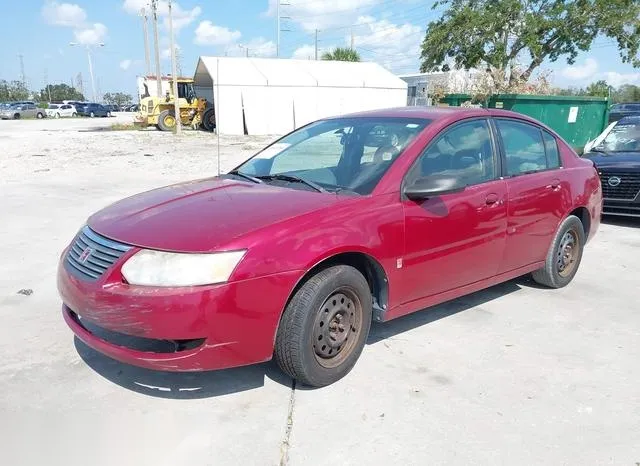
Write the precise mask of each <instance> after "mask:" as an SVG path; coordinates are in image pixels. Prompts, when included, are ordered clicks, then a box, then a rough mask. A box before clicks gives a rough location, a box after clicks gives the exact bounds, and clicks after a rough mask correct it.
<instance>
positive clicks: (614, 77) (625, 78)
mask: <svg viewBox="0 0 640 466" xmlns="http://www.w3.org/2000/svg"><path fill="white" fill-rule="evenodd" d="M603 76H604V79H605V80H606V81H607V83H609V84H610V85H611V86H613V87H619V86H622V85H623V84H635V85H638V84H640V73H618V72H616V71H608V72H606V73H603Z"/></svg>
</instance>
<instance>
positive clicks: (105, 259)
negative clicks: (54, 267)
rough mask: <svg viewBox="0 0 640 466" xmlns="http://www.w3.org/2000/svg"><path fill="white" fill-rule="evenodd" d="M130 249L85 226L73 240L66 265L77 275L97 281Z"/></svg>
mask: <svg viewBox="0 0 640 466" xmlns="http://www.w3.org/2000/svg"><path fill="white" fill-rule="evenodd" d="M130 249H131V246H127V245H125V244H121V243H117V242H115V241H112V240H110V239H107V238H105V237H103V236H100V235H99V234H97V233H96V232H95V231H93V230H91V229H90V228H89V227H87V226H85V227H84V228H83V229H82V230H80V233H78V235H77V236H76V237H75V239H74V240H73V244H72V245H71V248H70V249H69V252H68V253H67V257H66V260H65V265H66V268H67V270H68V271H69V272H71V273H72V274H74V275H75V276H77V277H79V278H82V279H83V280H87V281H95V280H97V279H98V278H100V277H101V276H102V275H103V274H104V273H105V272H106V270H107V269H108V268H109V267H111V266H112V265H113V264H115V263H116V261H117V260H118V259H120V257H121V256H122V255H123V254H124V253H125V252H127V251H129V250H130Z"/></svg>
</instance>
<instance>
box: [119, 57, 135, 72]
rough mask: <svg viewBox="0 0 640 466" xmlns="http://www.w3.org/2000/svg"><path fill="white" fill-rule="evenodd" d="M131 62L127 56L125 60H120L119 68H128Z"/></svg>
mask: <svg viewBox="0 0 640 466" xmlns="http://www.w3.org/2000/svg"><path fill="white" fill-rule="evenodd" d="M131 63H133V62H132V61H131V60H129V59H128V58H127V59H126V60H122V61H121V62H120V68H122V69H123V70H125V71H126V70H128V69H129V68H130V67H131Z"/></svg>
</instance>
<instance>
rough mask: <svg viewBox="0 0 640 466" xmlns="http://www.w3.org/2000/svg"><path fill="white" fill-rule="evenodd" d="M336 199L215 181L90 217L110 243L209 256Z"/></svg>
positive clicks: (157, 193)
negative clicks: (257, 231)
mask: <svg viewBox="0 0 640 466" xmlns="http://www.w3.org/2000/svg"><path fill="white" fill-rule="evenodd" d="M341 199H344V198H342V197H339V196H337V195H335V194H330V193H316V192H311V191H303V190H294V189H288V188H280V187H275V186H269V185H266V184H252V183H248V182H244V181H236V180H234V179H229V178H224V177H215V178H208V179H204V180H197V181H193V182H187V183H181V184H176V185H171V186H167V187H163V188H160V189H155V190H153V191H148V192H145V193H141V194H137V195H135V196H132V197H129V198H126V199H123V200H121V201H119V202H116V203H115V204H112V205H110V206H108V207H107V208H105V209H103V210H101V211H99V212H97V213H96V214H94V215H92V216H91V217H90V218H89V220H88V225H89V227H91V228H92V229H93V230H95V231H96V232H98V233H100V234H101V235H104V236H106V237H107V238H111V239H113V240H116V241H119V242H122V243H126V244H130V245H134V246H139V247H142V248H149V249H159V250H164V251H176V252H210V251H214V250H216V249H219V248H223V247H224V245H225V244H227V243H229V242H230V241H232V240H234V239H237V238H239V237H241V236H242V235H244V234H247V233H250V232H252V231H255V230H258V229H260V228H263V227H266V226H268V225H272V224H274V223H277V222H280V221H284V220H287V219H290V218H292V217H295V216H298V215H303V214H306V213H309V212H312V211H314V210H318V209H322V208H324V207H327V206H329V205H332V204H334V203H336V202H339V201H340V200H341Z"/></svg>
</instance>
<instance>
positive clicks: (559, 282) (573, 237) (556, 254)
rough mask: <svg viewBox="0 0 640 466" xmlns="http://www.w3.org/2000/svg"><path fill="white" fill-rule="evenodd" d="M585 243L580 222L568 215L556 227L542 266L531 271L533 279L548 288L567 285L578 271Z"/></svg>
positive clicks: (584, 235) (573, 216)
mask: <svg viewBox="0 0 640 466" xmlns="http://www.w3.org/2000/svg"><path fill="white" fill-rule="evenodd" d="M585 243H586V234H585V232H584V227H583V225H582V222H581V221H580V219H579V218H578V217H576V216H575V215H570V216H569V217H567V218H566V219H565V221H564V222H562V224H561V225H560V228H558V232H557V233H556V236H555V238H554V239H553V242H552V243H551V247H550V248H549V252H548V253H547V257H546V260H545V264H544V267H543V268H541V269H539V270H536V271H535V272H533V273H532V277H533V279H534V280H535V281H536V282H537V283H539V284H541V285H544V286H548V287H549V288H562V287H565V286H567V285H568V284H569V283H570V282H571V281H572V280H573V277H575V275H576V273H577V272H578V267H580V262H581V261H582V252H583V248H584V245H585Z"/></svg>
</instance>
